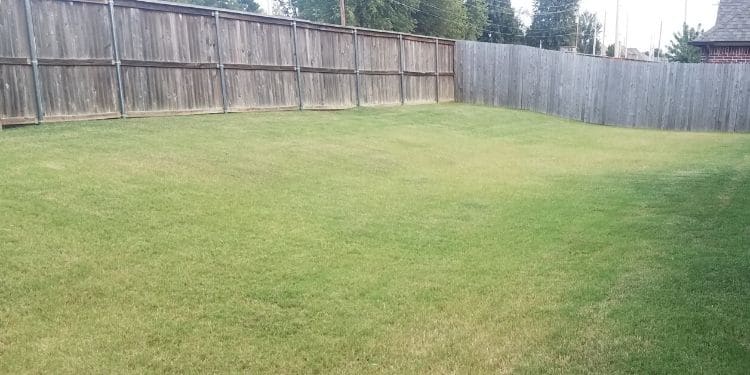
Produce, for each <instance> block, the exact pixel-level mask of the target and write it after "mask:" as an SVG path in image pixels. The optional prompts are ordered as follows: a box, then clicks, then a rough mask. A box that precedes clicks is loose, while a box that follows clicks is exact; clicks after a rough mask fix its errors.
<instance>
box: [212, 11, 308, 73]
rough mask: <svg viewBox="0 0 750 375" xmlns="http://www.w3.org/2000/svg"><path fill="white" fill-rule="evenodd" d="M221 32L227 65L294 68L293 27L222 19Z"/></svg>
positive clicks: (222, 47) (222, 49) (223, 52)
mask: <svg viewBox="0 0 750 375" xmlns="http://www.w3.org/2000/svg"><path fill="white" fill-rule="evenodd" d="M219 30H220V33H221V43H222V44H221V51H222V62H223V63H224V64H246V65H277V66H292V65H294V59H293V57H292V52H293V51H292V49H293V45H292V43H293V41H292V27H291V25H276V24H265V23H261V22H249V21H244V20H237V19H226V18H222V19H221V20H220V23H219Z"/></svg>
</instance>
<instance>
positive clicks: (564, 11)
mask: <svg viewBox="0 0 750 375" xmlns="http://www.w3.org/2000/svg"><path fill="white" fill-rule="evenodd" d="M579 1H580V0H534V17H533V19H532V21H531V26H529V30H528V31H527V32H526V43H527V44H528V45H530V46H538V45H539V43H540V41H541V45H542V48H545V49H552V50H558V49H560V47H562V46H572V45H574V43H575V34H576V33H575V31H576V14H578V3H579Z"/></svg>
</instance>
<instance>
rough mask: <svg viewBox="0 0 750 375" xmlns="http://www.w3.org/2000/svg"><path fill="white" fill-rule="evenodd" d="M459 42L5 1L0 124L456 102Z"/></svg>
mask: <svg viewBox="0 0 750 375" xmlns="http://www.w3.org/2000/svg"><path fill="white" fill-rule="evenodd" d="M453 49H454V42H453V41H450V40H442V39H436V38H428V37H422V36H416V35H410V34H399V33H390V32H383V31H375V30H368V29H358V28H349V27H338V26H332V25H324V24H318V23H313V22H307V21H300V20H291V19H285V18H278V17H266V16H260V15H255V14H248V13H242V12H232V11H224V10H217V9H212V8H204V7H193V6H182V5H177V4H170V3H162V2H154V1H140V0H114V1H107V0H0V125H9V124H22V123H35V122H46V121H63V120H71V119H84V118H112V117H120V116H123V117H124V116H148V115H159V114H178V113H206V112H227V111H247V110H256V109H282V108H295V109H296V108H299V109H303V108H313V109H315V108H347V107H353V106H357V105H380V104H399V103H400V104H404V103H423V102H435V101H452V100H453V93H454V82H453V61H454V58H453Z"/></svg>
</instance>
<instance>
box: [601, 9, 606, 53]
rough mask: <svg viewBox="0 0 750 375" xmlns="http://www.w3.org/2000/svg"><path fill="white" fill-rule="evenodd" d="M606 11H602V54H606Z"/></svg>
mask: <svg viewBox="0 0 750 375" xmlns="http://www.w3.org/2000/svg"><path fill="white" fill-rule="evenodd" d="M606 46H607V11H606V10H605V11H604V30H603V31H602V51H601V52H602V56H606V55H607V47H606Z"/></svg>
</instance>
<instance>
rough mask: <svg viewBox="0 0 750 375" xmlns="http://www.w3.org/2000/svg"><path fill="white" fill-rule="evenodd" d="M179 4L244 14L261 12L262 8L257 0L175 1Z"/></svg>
mask: <svg viewBox="0 0 750 375" xmlns="http://www.w3.org/2000/svg"><path fill="white" fill-rule="evenodd" d="M174 1H176V2H178V3H185V4H192V5H200V6H205V7H215V8H222V9H231V10H240V11H243V12H259V11H260V6H259V5H258V3H256V2H255V0H174Z"/></svg>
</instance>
